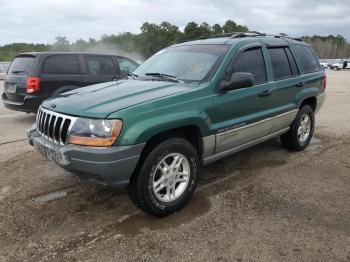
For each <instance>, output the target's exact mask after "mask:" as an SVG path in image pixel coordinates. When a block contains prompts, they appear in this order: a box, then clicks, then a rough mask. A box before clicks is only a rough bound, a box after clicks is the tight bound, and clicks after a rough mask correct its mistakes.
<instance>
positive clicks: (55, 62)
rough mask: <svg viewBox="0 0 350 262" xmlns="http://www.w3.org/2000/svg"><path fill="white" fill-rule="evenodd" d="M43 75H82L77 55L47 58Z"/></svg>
mask: <svg viewBox="0 0 350 262" xmlns="http://www.w3.org/2000/svg"><path fill="white" fill-rule="evenodd" d="M43 73H48V74H80V73H81V68H80V62H79V57H78V56H77V55H53V56H50V57H48V58H46V60H45V62H44V66H43Z"/></svg>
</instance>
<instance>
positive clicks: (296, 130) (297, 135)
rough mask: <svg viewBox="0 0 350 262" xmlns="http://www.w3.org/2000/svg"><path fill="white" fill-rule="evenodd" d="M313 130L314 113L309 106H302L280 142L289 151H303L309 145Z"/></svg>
mask: <svg viewBox="0 0 350 262" xmlns="http://www.w3.org/2000/svg"><path fill="white" fill-rule="evenodd" d="M314 129H315V115H314V111H313V110H312V108H311V107H310V106H309V105H304V106H303V107H301V108H300V109H299V112H298V114H297V116H296V118H295V120H294V122H293V124H292V126H291V128H290V129H289V131H288V132H287V133H286V134H283V135H282V136H281V142H282V144H283V145H284V146H285V147H286V148H288V149H290V150H293V151H301V150H304V149H305V148H306V147H307V146H308V145H309V144H310V141H311V139H312V136H313V133H314Z"/></svg>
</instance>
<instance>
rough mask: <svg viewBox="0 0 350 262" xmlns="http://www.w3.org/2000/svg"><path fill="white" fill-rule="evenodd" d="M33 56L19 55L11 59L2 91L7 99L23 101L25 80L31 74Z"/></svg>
mask: <svg viewBox="0 0 350 262" xmlns="http://www.w3.org/2000/svg"><path fill="white" fill-rule="evenodd" d="M34 62H35V56H33V55H20V56H17V57H15V59H13V61H12V63H11V65H10V67H9V69H8V73H7V75H6V77H5V84H4V93H5V95H6V97H7V99H9V100H11V101H15V102H23V100H24V97H25V96H26V94H27V93H26V80H27V77H28V76H32V73H33V72H32V71H33V66H34Z"/></svg>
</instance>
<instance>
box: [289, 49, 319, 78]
mask: <svg viewBox="0 0 350 262" xmlns="http://www.w3.org/2000/svg"><path fill="white" fill-rule="evenodd" d="M293 48H294V50H295V53H296V54H297V56H298V58H299V60H300V63H301V66H302V68H303V71H304V73H305V74H308V73H313V72H317V71H320V64H319V62H318V60H317V59H316V56H315V55H314V53H313V52H312V50H311V48H310V47H309V46H306V45H293Z"/></svg>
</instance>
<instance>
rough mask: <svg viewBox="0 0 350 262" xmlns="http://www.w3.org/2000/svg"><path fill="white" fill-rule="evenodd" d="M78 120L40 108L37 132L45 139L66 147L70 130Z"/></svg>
mask: <svg viewBox="0 0 350 262" xmlns="http://www.w3.org/2000/svg"><path fill="white" fill-rule="evenodd" d="M76 119H77V118H76V117H73V116H67V115H63V114H60V113H56V112H53V111H50V110H47V109H44V108H42V107H40V108H39V112H38V116H37V120H36V123H37V130H38V133H39V134H40V135H41V136H43V137H44V138H45V139H48V140H50V141H52V142H54V143H56V144H61V145H64V144H65V143H66V139H67V137H68V135H69V131H70V128H71V127H72V125H73V124H74V123H75V121H76Z"/></svg>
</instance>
